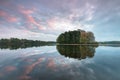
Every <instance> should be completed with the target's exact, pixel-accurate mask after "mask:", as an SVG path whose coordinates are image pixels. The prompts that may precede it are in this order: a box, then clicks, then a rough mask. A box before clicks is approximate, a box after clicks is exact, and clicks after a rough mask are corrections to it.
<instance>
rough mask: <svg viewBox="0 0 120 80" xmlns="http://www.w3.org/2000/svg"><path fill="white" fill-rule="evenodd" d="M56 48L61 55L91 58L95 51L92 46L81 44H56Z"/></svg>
mask: <svg viewBox="0 0 120 80" xmlns="http://www.w3.org/2000/svg"><path fill="white" fill-rule="evenodd" d="M57 50H58V52H59V53H60V54H61V55H64V56H65V57H70V58H77V59H85V58H87V57H89V58H92V57H93V56H94V53H95V47H94V46H81V45H57Z"/></svg>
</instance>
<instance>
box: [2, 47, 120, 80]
mask: <svg viewBox="0 0 120 80" xmlns="http://www.w3.org/2000/svg"><path fill="white" fill-rule="evenodd" d="M63 48H64V47H60V48H59V49H58V47H56V46H43V47H33V48H26V49H17V50H9V49H1V50H0V80H120V76H119V74H120V62H119V61H120V47H104V46H99V47H97V48H94V47H79V48H78V47H75V46H74V48H71V47H68V48H64V49H63ZM79 49H80V50H79ZM61 50H62V51H61ZM72 53H76V54H74V55H73V54H72ZM79 53H80V54H79Z"/></svg>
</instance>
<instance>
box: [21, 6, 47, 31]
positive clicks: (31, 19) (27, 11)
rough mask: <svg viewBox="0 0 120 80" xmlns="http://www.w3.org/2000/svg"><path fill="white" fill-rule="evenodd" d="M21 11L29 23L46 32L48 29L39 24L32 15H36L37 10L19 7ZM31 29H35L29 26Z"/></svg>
mask: <svg viewBox="0 0 120 80" xmlns="http://www.w3.org/2000/svg"><path fill="white" fill-rule="evenodd" d="M19 11H20V12H21V13H22V14H23V15H24V16H25V18H26V19H27V22H28V23H32V24H34V25H35V26H36V27H37V28H38V29H39V30H45V29H46V28H45V27H44V26H42V25H41V24H40V23H38V22H37V21H36V20H35V19H34V17H33V16H31V14H34V12H35V11H36V9H35V8H32V9H25V8H24V6H19ZM28 28H29V29H33V28H34V26H31V25H28Z"/></svg>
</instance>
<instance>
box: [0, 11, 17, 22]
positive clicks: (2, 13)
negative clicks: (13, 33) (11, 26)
mask: <svg viewBox="0 0 120 80" xmlns="http://www.w3.org/2000/svg"><path fill="white" fill-rule="evenodd" d="M0 16H1V17H3V18H4V19H5V20H6V21H8V22H17V21H18V20H17V18H16V17H15V16H11V15H10V14H8V13H7V12H5V11H0Z"/></svg>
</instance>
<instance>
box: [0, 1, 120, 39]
mask: <svg viewBox="0 0 120 80" xmlns="http://www.w3.org/2000/svg"><path fill="white" fill-rule="evenodd" d="M76 29H82V30H85V31H92V32H93V33H94V35H95V38H96V41H112V40H117V41H118V40H120V0H0V38H11V37H14V38H20V39H30V40H43V41H55V40H56V38H57V37H58V35H59V34H61V33H63V32H65V31H69V30H76Z"/></svg>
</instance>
